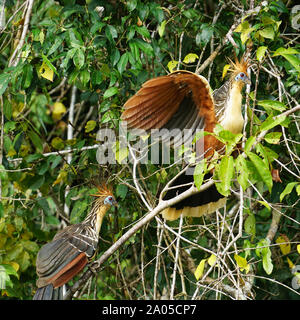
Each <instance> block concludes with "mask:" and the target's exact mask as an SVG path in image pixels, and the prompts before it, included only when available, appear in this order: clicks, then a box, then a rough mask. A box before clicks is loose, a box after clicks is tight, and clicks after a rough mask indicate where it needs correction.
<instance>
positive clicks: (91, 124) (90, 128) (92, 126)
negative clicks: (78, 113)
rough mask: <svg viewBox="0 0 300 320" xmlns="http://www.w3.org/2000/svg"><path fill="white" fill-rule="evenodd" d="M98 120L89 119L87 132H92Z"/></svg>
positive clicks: (86, 127) (86, 126)
mask: <svg viewBox="0 0 300 320" xmlns="http://www.w3.org/2000/svg"><path fill="white" fill-rule="evenodd" d="M96 125H97V122H96V121H95V120H89V121H88V122H87V123H86V125H85V132H86V133H88V132H91V131H93V130H94V129H95V127H96Z"/></svg>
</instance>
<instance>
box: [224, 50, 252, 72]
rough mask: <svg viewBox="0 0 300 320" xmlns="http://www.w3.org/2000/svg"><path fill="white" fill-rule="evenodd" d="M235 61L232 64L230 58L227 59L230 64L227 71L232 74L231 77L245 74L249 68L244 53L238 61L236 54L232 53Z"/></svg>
mask: <svg viewBox="0 0 300 320" xmlns="http://www.w3.org/2000/svg"><path fill="white" fill-rule="evenodd" d="M234 56H235V59H234V60H235V61H234V62H233V61H232V60H231V59H230V58H228V60H229V62H230V69H229V71H231V72H233V75H235V74H237V73H240V72H244V73H245V74H247V69H248V68H249V66H250V60H249V59H247V58H246V54H245V53H244V54H243V56H242V58H241V60H240V61H239V60H238V58H237V56H236V54H235V53H234Z"/></svg>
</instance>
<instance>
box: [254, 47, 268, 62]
mask: <svg viewBox="0 0 300 320" xmlns="http://www.w3.org/2000/svg"><path fill="white" fill-rule="evenodd" d="M267 49H268V47H265V46H261V47H259V48H258V49H257V51H256V59H257V60H258V61H261V60H262V59H263V57H264V56H265V53H266V51H267Z"/></svg>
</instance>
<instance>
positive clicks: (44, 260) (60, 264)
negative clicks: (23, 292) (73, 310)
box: [33, 187, 117, 300]
mask: <svg viewBox="0 0 300 320" xmlns="http://www.w3.org/2000/svg"><path fill="white" fill-rule="evenodd" d="M93 196H95V197H96V200H95V201H94V203H93V206H92V209H91V211H90V213H89V214H88V215H87V217H86V218H85V219H84V220H83V221H82V222H81V223H78V224H74V225H70V226H68V227H66V228H64V229H63V230H61V231H59V232H58V233H57V234H56V235H55V236H54V238H53V240H52V241H51V242H49V243H47V244H45V245H44V246H43V247H42V248H41V249H40V251H39V252H38V255H37V260H36V272H37V274H38V276H39V279H38V280H37V287H38V289H37V291H36V293H35V295H34V297H33V299H34V300H62V299H63V296H64V293H65V291H66V289H65V284H66V283H67V282H68V281H69V280H71V279H72V278H73V277H74V276H75V275H76V274H78V273H79V272H80V271H81V270H82V269H83V268H84V266H85V265H86V264H87V263H88V262H89V260H90V259H91V258H92V257H93V256H94V254H95V252H96V249H97V245H98V238H99V232H100V228H101V224H102V220H103V217H104V215H105V213H106V212H107V210H108V209H109V208H110V207H111V206H116V205H117V202H116V200H115V198H114V196H113V194H112V191H111V190H109V189H108V188H106V187H98V193H97V194H94V195H93Z"/></svg>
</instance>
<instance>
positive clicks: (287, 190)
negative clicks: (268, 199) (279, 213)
mask: <svg viewBox="0 0 300 320" xmlns="http://www.w3.org/2000/svg"><path fill="white" fill-rule="evenodd" d="M297 184H298V182H290V183H288V184H287V185H286V187H285V188H284V190H283V191H282V192H281V194H280V198H279V200H280V202H281V201H282V200H283V198H284V197H285V196H286V195H288V194H290V193H291V192H292V190H293V189H294V187H295V186H296V185H297Z"/></svg>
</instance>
